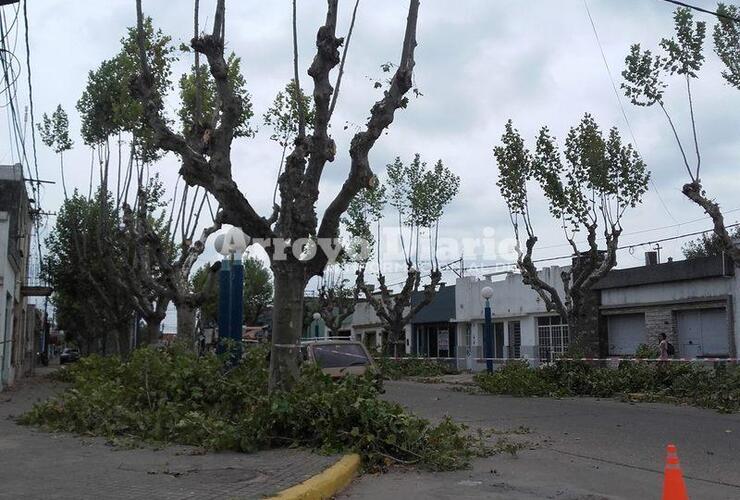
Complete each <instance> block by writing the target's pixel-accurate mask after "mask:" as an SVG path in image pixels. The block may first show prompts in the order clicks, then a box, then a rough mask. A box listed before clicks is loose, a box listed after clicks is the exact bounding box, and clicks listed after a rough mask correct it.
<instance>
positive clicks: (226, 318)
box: [216, 259, 231, 354]
mask: <svg viewBox="0 0 740 500" xmlns="http://www.w3.org/2000/svg"><path fill="white" fill-rule="evenodd" d="M230 264H231V261H230V260H229V259H223V260H222V261H221V270H220V271H219V272H218V344H217V345H216V352H217V353H218V354H222V353H223V352H224V351H225V349H224V344H223V342H224V340H226V339H228V338H230V337H231V331H230V328H229V324H230V322H231V318H230V314H229V310H230V309H231V308H230V307H229V303H230V300H231V266H230Z"/></svg>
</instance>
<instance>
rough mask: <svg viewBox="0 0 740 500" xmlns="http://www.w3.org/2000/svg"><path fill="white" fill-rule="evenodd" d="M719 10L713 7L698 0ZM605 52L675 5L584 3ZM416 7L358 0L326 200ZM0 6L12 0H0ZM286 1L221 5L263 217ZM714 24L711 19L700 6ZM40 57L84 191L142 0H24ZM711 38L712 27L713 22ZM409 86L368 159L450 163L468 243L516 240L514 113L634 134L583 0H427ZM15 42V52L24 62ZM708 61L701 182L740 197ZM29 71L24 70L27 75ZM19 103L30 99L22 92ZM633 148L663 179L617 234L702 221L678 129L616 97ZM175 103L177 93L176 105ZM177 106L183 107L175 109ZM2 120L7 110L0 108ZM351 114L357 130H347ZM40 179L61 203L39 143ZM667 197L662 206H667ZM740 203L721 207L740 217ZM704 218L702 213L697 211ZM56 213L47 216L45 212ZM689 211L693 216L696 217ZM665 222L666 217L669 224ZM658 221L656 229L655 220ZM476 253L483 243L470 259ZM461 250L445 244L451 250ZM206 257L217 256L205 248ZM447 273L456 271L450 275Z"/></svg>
mask: <svg viewBox="0 0 740 500" xmlns="http://www.w3.org/2000/svg"><path fill="white" fill-rule="evenodd" d="M693 1H694V3H695V4H696V5H700V6H703V7H706V8H713V6H714V4H713V2H709V1H704V0H693ZM213 4H214V1H213V0H203V1H202V2H201V23H202V25H203V26H205V25H210V23H211V20H212V18H213ZM298 4H299V6H298V11H299V21H298V23H299V43H300V66H301V71H302V78H303V80H302V82H303V84H304V87H305V86H307V85H308V84H309V83H310V80H309V78H308V77H307V76H306V75H305V70H306V69H307V67H308V65H309V64H310V61H311V59H312V57H313V53H314V49H313V45H314V37H315V32H316V29H317V28H318V26H319V25H320V24H321V23H322V21H323V18H324V16H325V10H324V6H325V3H324V2H321V1H319V0H299V2H298ZM352 5H353V2H351V1H348V0H342V1H341V2H340V13H339V14H340V18H339V26H338V32H339V33H344V32H345V31H346V29H347V27H348V25H349V16H350V14H351V9H352ZM588 5H589V7H590V9H591V13H592V15H593V18H594V21H595V24H596V27H597V30H598V34H599V37H600V39H601V42H602V44H603V50H604V52H605V55H606V59H607V61H608V64H609V66H610V68H611V72H612V74H613V75H614V78H615V79H616V82H617V85H619V83H620V82H621V76H620V73H621V70H622V68H623V64H624V56H625V54H626V53H627V51H628V48H629V46H630V44H632V43H634V42H640V43H642V44H643V45H644V46H646V47H650V48H653V47H655V46H657V43H658V41H659V39H660V38H661V37H662V36H669V35H671V33H672V11H673V6H672V5H670V4H668V3H666V2H663V1H659V0H588ZM406 8H407V5H406V3H405V2H402V1H400V0H382V1H381V0H372V1H370V0H361V3H360V7H359V13H358V20H357V25H356V28H355V33H354V35H353V38H352V43H351V47H350V54H349V59H348V62H347V66H346V75H345V79H344V82H343V85H342V91H341V98H340V99H339V104H338V106H337V110H336V112H335V115H334V118H333V127H332V135H333V137H334V139H335V140H336V142H337V148H338V155H337V158H336V160H335V161H334V163H333V164H331V165H329V166H328V167H327V169H326V170H325V172H326V174H325V176H324V178H323V179H322V182H321V191H322V195H321V199H322V205H321V208H323V206H325V204H326V203H327V200H329V199H330V198H331V197H332V196H333V195H334V193H336V192H337V190H338V188H339V185H340V184H341V182H342V180H343V179H344V177H345V176H346V174H347V171H348V153H347V151H348V145H349V140H350V138H351V135H352V134H353V133H354V130H355V127H356V126H358V125H363V124H364V122H365V119H366V118H367V116H368V114H369V113H368V110H369V109H370V106H371V105H372V103H373V102H374V101H375V100H376V99H377V98H378V97H379V92H378V91H377V90H374V89H373V88H372V82H371V78H374V77H377V76H379V75H380V70H379V65H380V64H382V63H384V62H386V61H397V60H398V57H399V53H400V46H401V40H402V37H403V28H404V23H405V14H406ZM4 9H5V12H6V17H12V8H11V7H5V8H4ZM144 9H145V11H146V13H147V14H148V15H151V16H152V17H153V19H154V23H155V25H156V26H157V27H159V28H162V29H163V30H164V31H165V32H166V33H168V34H170V35H171V36H172V38H173V42H174V44H175V45H179V44H180V43H181V42H187V41H189V39H190V38H191V31H192V2H191V1H185V0H179V1H163V0H144ZM290 13H291V7H290V2H289V1H287V0H284V1H274V2H266V1H252V0H240V1H238V2H237V1H233V0H232V1H230V2H227V27H226V34H227V44H228V49H230V50H233V51H234V52H236V54H237V55H239V56H240V57H241V58H242V69H243V72H244V75H245V78H246V81H247V86H248V89H249V92H250V93H251V96H252V102H253V106H254V110H255V118H254V120H253V122H254V124H255V125H256V126H257V127H258V128H259V129H260V132H259V134H258V135H257V137H256V138H254V139H242V140H239V141H238V143H237V144H235V146H234V148H233V150H232V159H233V164H234V176H235V178H236V180H237V183H238V184H239V186H240V188H241V189H242V191H243V192H244V193H245V194H246V195H247V197H248V198H249V199H250V200H251V202H252V204H253V205H254V206H255V207H256V208H257V209H258V211H260V212H261V213H263V214H267V213H268V211H269V207H270V205H271V196H272V191H273V186H274V182H275V176H276V175H277V166H278V162H279V158H280V149H279V147H278V146H277V145H275V144H274V143H272V142H270V141H269V130H268V129H267V128H266V127H265V126H264V125H263V124H262V123H261V116H262V114H263V113H264V111H265V110H266V108H267V107H268V106H269V104H270V103H271V101H272V100H273V98H274V96H275V94H276V92H277V91H278V90H280V89H281V88H282V86H283V85H284V84H285V83H286V82H287V81H288V80H289V79H290V78H291V71H292V66H291V64H292V60H291V53H292V47H291V37H290ZM698 18H699V19H702V20H706V21H707V22H708V23H709V24H710V25H712V24H713V23H714V19H713V18H712V17H711V16H707V15H704V14H699V15H698ZM29 22H30V33H29V34H30V44H31V62H32V68H33V88H34V103H35V111H36V120H37V121H38V120H39V118H40V116H41V114H42V112H44V111H47V112H51V111H52V110H53V109H54V108H55V107H56V105H57V104H60V103H61V104H62V106H63V107H64V108H65V109H66V110H67V111H68V112H69V113H70V124H71V129H72V132H73V137H74V140H75V148H74V150H73V151H71V152H70V153H69V154H68V155H67V160H66V164H67V177H66V179H67V183H68V185H69V184H72V185H74V186H79V187H82V188H84V189H85V190H86V189H87V183H88V180H87V179H88V175H89V158H90V156H89V151H88V149H87V148H86V147H85V146H84V144H82V141H81V139H80V136H79V123H80V122H79V117H78V115H77V112H76V110H75V104H76V102H77V100H78V99H79V97H80V94H81V93H82V90H83V88H84V86H85V82H86V78H87V72H88V71H89V70H91V69H94V68H96V67H97V66H98V65H99V64H100V62H101V61H102V60H103V59H106V58H110V57H111V56H113V55H114V54H115V53H116V52H117V50H118V48H119V40H120V38H121V37H122V36H123V34H124V31H125V27H126V26H130V25H132V24H133V23H134V22H135V4H134V0H107V1H106V2H94V1H89V0H88V1H82V0H64V1H62V0H45V1H43V2H31V3H30V5H29ZM708 32H709V34H710V39H709V40H710V41H711V31H710V30H708ZM418 42H419V45H418V47H417V51H416V69H415V83H416V85H417V86H418V88H419V89H420V90H421V92H422V93H423V97H420V98H418V99H413V98H412V99H411V102H410V105H409V107H408V109H406V110H401V111H399V112H397V113H396V119H395V121H394V123H393V124H392V126H391V127H390V130H389V131H388V134H386V135H384V136H383V137H381V139H380V141H379V142H378V144H377V146H376V147H375V148H374V149H373V151H372V153H371V162H372V166H373V168H374V170H375V171H376V172H377V173H379V174H380V175H381V177H382V172H383V170H384V166H385V164H386V163H388V162H390V161H392V159H393V158H394V157H395V156H397V155H399V156H401V157H402V158H404V159H409V158H411V157H412V155H413V154H414V153H415V152H419V153H421V154H422V156H423V157H424V158H425V159H427V160H429V161H430V162H432V161H435V160H436V159H438V158H441V159H443V160H444V162H445V163H446V165H447V166H449V167H450V168H451V169H452V170H453V171H454V172H456V173H457V174H458V175H459V176H460V177H461V187H460V193H459V196H458V197H457V199H455V200H454V202H453V203H452V205H451V206H450V207H449V209H448V212H447V214H446V215H445V218H444V219H443V221H442V226H441V234H442V236H447V237H451V238H455V239H457V240H460V239H462V238H481V237H483V234H484V233H483V231H484V228H489V229H488V230H487V232H486V235H487V236H490V235H491V234H493V235H494V237H496V238H499V239H502V238H508V237H510V236H511V228H510V225H509V221H508V215H507V212H506V208H505V204H504V203H503V201H502V199H501V197H500V195H499V193H498V190H497V188H496V185H495V183H496V177H497V174H496V166H495V164H494V161H493V158H492V148H493V146H494V145H496V144H497V143H498V141H499V138H500V136H501V133H502V130H503V127H504V124H505V122H506V120H507V119H508V118H512V119H513V120H514V122H515V124H516V126H517V127H518V128H519V129H520V130H521V131H522V133H523V134H524V135H525V136H526V137H527V139H528V140H530V141H531V140H532V139H533V137H534V134H535V133H536V131H537V129H538V128H539V127H540V126H542V125H545V124H547V125H548V126H549V127H550V129H551V130H552V132H553V133H554V134H555V135H556V136H557V137H560V138H562V137H564V136H565V134H566V133H567V130H568V127H570V126H572V125H574V124H576V123H577V122H578V120H579V119H580V118H581V116H582V115H583V113H584V112H590V113H592V114H593V115H594V116H595V117H596V119H597V121H598V122H599V123H600V124H601V126H602V128H604V129H608V128H609V127H610V126H612V125H616V126H618V127H619V129H620V130H621V131H622V135H623V137H624V138H625V139H626V140H629V141H631V140H632V139H631V137H630V134H629V131H628V128H627V124H626V123H625V120H624V118H623V116H622V113H621V111H620V108H619V103H618V101H617V97H616V96H615V93H614V91H613V88H612V84H611V82H610V79H609V76H608V74H607V71H606V68H605V65H604V62H603V61H602V57H601V54H600V52H599V46H598V45H597V43H596V40H595V37H594V33H593V31H592V28H591V25H590V23H589V19H588V16H587V13H586V9H585V5H584V2H583V0H558V1H552V0H526V1H523V0H518V1H515V0H509V1H505V0H479V1H475V0H458V1H456V2H452V1H449V0H423V1H422V5H421V8H420V13H419V25H418ZM22 47H23V46H22V41H21V42H20V43H19V44H18V46H17V48H16V54H17V56H18V57H19V58H20V59H21V60H22V61H23V60H24V52H23V49H22ZM705 54H706V56H707V63H706V64H705V66H704V68H703V69H702V71H701V78H700V79H699V80H698V81H696V82H695V89H694V95H695V103H696V113H697V123H698V129H699V139H700V144H701V149H702V155H703V165H704V166H703V175H702V177H703V181H704V185H705V187H706V189H707V190H708V192H709V193H711V194H712V195H713V196H715V197H716V198H717V199H718V201H719V202H720V203H721V204H722V206H723V208H725V209H726V210H727V211H729V210H733V209H736V208H739V207H740V202H738V201H737V200H736V199H737V196H736V195H735V191H736V189H737V186H738V183H737V173H736V172H737V167H736V165H737V162H738V160H740V147H738V146H740V144H738V134H737V131H738V130H740V127H739V125H740V114H739V113H738V112H737V110H738V109H740V108H739V107H738V105H739V104H740V92H738V91H737V90H735V89H732V88H731V87H729V86H728V85H726V84H725V83H724V81H723V79H722V78H721V77H720V71H721V64H720V62H719V61H718V59H717V57H716V56H715V55H714V53H713V52H712V51H711V46H710V47H709V50H705ZM190 57H191V56H189V55H187V54H183V55H182V57H181V61H180V63H178V64H177V65H176V67H175V75H176V76H179V74H181V73H182V72H183V71H185V70H186V69H187V68H188V66H189V65H190V64H191V62H192V61H191V59H190ZM22 79H23V81H25V74H24V75H23V76H22ZM670 83H671V86H670V87H669V90H668V93H667V105H668V107H669V109H670V110H671V111H672V113H673V115H674V119H675V120H676V121H677V123H678V126H679V131H680V133H681V134H682V137H683V138H684V140H685V141H686V142H688V141H689V139H690V135H689V134H690V129H689V122H688V121H687V114H688V109H687V106H686V104H685V102H686V101H685V94H684V93H683V87H682V86H681V82H680V81H671V82H670ZM19 93H20V95H19V103H20V104H21V107H22V106H24V105H25V104H26V103H27V101H28V99H27V94H26V90H25V87H24V86H22V87H21V88H20V89H19ZM622 100H623V102H624V106H625V110H626V114H627V117H628V119H629V122H630V124H631V127H632V130H633V131H634V135H635V138H636V141H637V147H638V150H639V152H640V153H641V154H642V156H643V158H644V159H645V161H646V163H647V165H648V167H649V168H650V170H651V171H652V175H653V179H654V184H652V185H651V186H650V191H649V192H648V193H647V195H646V196H645V199H644V202H643V204H642V205H641V206H639V207H638V208H637V209H635V210H631V211H629V212H628V214H627V216H626V217H625V220H624V223H623V226H624V235H623V238H622V240H623V242H624V244H633V243H634V244H637V243H641V242H644V241H649V240H655V239H658V238H663V237H670V236H676V235H679V234H683V233H688V232H692V231H699V230H703V229H707V228H709V227H710V226H709V223H708V222H707V220H702V217H703V216H704V214H703V213H702V212H701V210H700V209H699V208H697V207H696V206H695V205H693V204H691V203H690V202H689V201H688V200H686V199H684V198H683V196H682V195H681V193H680V188H681V185H682V184H683V183H684V182H685V181H686V172H685V169H684V168H683V167H682V165H681V162H680V156H679V152H678V150H677V148H676V146H675V143H674V141H673V138H672V137H671V134H670V130H669V129H668V128H667V125H666V122H665V119H664V117H663V116H662V115H661V113H660V111H659V109H654V108H647V109H646V108H636V107H633V106H632V105H630V104H629V103H628V102H627V101H626V99H624V98H622ZM174 103H175V101H171V104H173V105H174ZM168 112H169V113H170V116H174V106H170V109H168ZM2 123H3V125H6V124H7V118H5V116H3V118H2ZM345 124H347V125H348V127H347V128H346V129H345ZM0 141H3V142H0V163H9V162H10V161H11V156H10V150H9V148H8V147H7V146H8V144H7V143H8V138H7V134H6V133H5V130H3V131H2V134H0ZM38 156H39V170H40V174H41V177H42V178H44V179H51V180H55V181H57V184H56V186H54V187H49V186H47V187H45V189H44V193H43V197H42V203H43V208H44V209H45V210H50V211H51V210H56V209H57V208H58V207H59V204H60V202H61V200H62V194H61V187H60V184H59V182H58V181H59V179H60V176H59V171H58V161H57V159H56V157H55V156H54V155H53V153H52V152H50V151H49V150H48V149H47V148H45V147H44V146H43V145H42V144H40V142H39V145H38ZM156 168H157V170H158V171H159V172H160V174H161V175H162V177H163V178H164V179H165V181H166V182H167V183H168V184H169V185H170V186H172V185H174V181H175V179H176V176H177V168H178V164H177V160H176V158H174V157H171V156H170V157H167V158H165V159H164V160H163V161H161V162H160V164H158V165H157V167H156ZM534 198H535V201H534V203H533V209H534V210H535V213H534V221H533V222H534V226H535V229H536V230H537V232H538V234H539V235H540V242H539V247H541V248H539V249H538V250H537V251H536V256H537V257H551V256H556V255H562V254H563V253H567V250H568V248H567V245H563V244H564V240H563V238H562V232H561V231H560V230H559V229H558V228H557V224H555V223H553V221H552V219H551V218H550V217H549V214H548V213H547V211H546V209H545V206H544V205H543V204H542V202H541V199H540V197H538V196H536V195H535V196H534ZM661 199H662V201H661ZM738 213H740V211H738V212H728V214H727V219H728V222H735V219H736V214H738ZM697 219H700V220H698V221H697ZM50 221H53V219H50ZM689 221H694V222H689ZM666 226H671V227H666ZM656 228H663V229H656ZM684 241H685V240H678V241H674V242H666V243H663V244H662V246H663V250H662V256H663V260H665V258H666V257H668V256H673V257H676V258H678V257H680V255H681V253H680V248H681V245H682V243H683V242H684ZM647 249H648V248H647V247H646V246H636V247H635V248H634V251H633V252H630V251H628V250H624V251H621V252H620V253H619V257H618V260H619V266H620V267H630V266H634V265H640V264H641V263H642V261H643V257H642V254H643V252H644V251H645V250H647ZM476 252H477V254H476ZM481 252H482V249H478V250H471V251H470V253H468V250H466V254H465V259H466V261H473V262H474V261H476V260H480V258H481V256H482V253H481ZM457 257H459V255H443V256H442V260H443V261H444V260H445V259H448V258H449V260H452V259H455V258H457ZM207 258H211V259H212V258H214V256H213V253H212V252H210V253H209V255H207V256H206V259H204V261H205V260H207ZM448 274H450V276H449V278H448V281H454V275H451V273H448Z"/></svg>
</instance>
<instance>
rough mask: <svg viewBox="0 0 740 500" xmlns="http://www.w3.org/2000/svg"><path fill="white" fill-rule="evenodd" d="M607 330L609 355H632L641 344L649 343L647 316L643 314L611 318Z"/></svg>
mask: <svg viewBox="0 0 740 500" xmlns="http://www.w3.org/2000/svg"><path fill="white" fill-rule="evenodd" d="M607 328H608V336H609V337H608V338H609V354H613V355H617V356H626V355H632V354H635V351H637V347H638V346H639V345H640V344H645V343H646V342H647V336H646V334H645V315H644V314H642V313H640V314H619V315H616V316H609V320H608V324H607Z"/></svg>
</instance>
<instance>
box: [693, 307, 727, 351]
mask: <svg viewBox="0 0 740 500" xmlns="http://www.w3.org/2000/svg"><path fill="white" fill-rule="evenodd" d="M700 313H701V355H702V356H729V354H730V339H729V331H728V328H727V313H726V312H725V310H724V309H723V308H715V309H702V310H701V311H700Z"/></svg>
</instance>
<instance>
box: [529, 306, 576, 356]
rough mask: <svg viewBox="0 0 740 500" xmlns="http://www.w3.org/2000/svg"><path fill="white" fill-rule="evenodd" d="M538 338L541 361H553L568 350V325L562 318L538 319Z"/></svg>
mask: <svg viewBox="0 0 740 500" xmlns="http://www.w3.org/2000/svg"><path fill="white" fill-rule="evenodd" d="M537 337H538V340H539V355H540V359H541V360H547V361H549V360H552V359H553V358H555V357H556V356H559V355H562V354H565V351H566V350H567V349H568V343H569V340H570V338H569V335H568V325H567V323H566V322H565V321H564V320H563V319H562V318H561V317H560V316H542V317H539V318H537Z"/></svg>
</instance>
